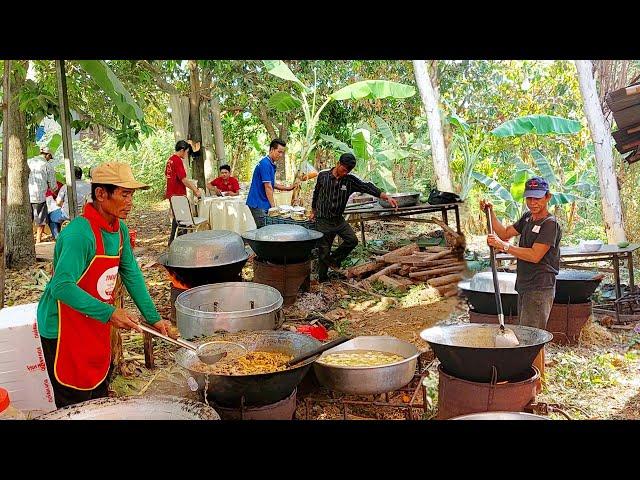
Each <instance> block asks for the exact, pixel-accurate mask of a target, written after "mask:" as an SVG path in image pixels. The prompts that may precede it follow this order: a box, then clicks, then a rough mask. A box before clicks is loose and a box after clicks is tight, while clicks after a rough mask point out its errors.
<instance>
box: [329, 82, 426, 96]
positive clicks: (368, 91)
mask: <svg viewBox="0 0 640 480" xmlns="http://www.w3.org/2000/svg"><path fill="white" fill-rule="evenodd" d="M415 93H416V89H415V88H414V87H412V86H411V85H405V84H403V83H397V82H390V81H388V80H364V81H362V82H356V83H352V84H351V85H347V86H346V87H344V88H341V89H340V90H338V91H336V92H333V93H332V94H331V95H330V97H331V98H333V99H334V100H350V99H352V100H358V99H361V98H371V99H377V98H387V97H392V98H407V97H412V96H413V95H415Z"/></svg>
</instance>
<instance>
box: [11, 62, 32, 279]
mask: <svg viewBox="0 0 640 480" xmlns="http://www.w3.org/2000/svg"><path fill="white" fill-rule="evenodd" d="M26 76H27V61H16V62H15V63H14V68H13V69H12V77H11V100H10V101H11V102H12V108H11V118H9V139H8V141H6V140H5V146H6V148H8V149H9V168H8V169H7V170H8V171H7V183H8V186H7V213H6V228H7V231H6V240H7V243H6V255H7V256H6V258H7V267H13V268H15V267H23V266H27V265H31V264H33V263H34V262H35V259H36V250H35V243H34V238H33V228H32V223H33V220H32V216H31V205H30V203H29V166H28V165H27V143H26V140H27V128H26V125H25V115H24V112H22V111H21V110H20V108H18V104H19V99H18V95H19V93H20V90H21V89H22V87H23V85H24V83H25V80H26Z"/></svg>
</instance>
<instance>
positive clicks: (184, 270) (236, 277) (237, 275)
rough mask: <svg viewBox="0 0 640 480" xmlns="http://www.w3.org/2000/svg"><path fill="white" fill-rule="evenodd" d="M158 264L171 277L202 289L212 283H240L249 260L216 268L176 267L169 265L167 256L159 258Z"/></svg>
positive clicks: (163, 255)
mask: <svg viewBox="0 0 640 480" xmlns="http://www.w3.org/2000/svg"><path fill="white" fill-rule="evenodd" d="M158 263H159V264H160V265H162V266H164V268H166V269H167V271H168V272H169V274H170V275H172V276H173V277H175V278H176V280H178V281H179V282H180V283H182V284H184V285H186V286H188V287H200V286H202V285H208V284H210V283H221V282H239V281H242V277H241V273H242V268H243V267H244V264H245V263H247V258H245V259H244V260H240V261H239V262H235V263H229V264H227V265H219V266H214V267H174V266H171V265H167V254H166V253H163V254H162V255H160V257H158Z"/></svg>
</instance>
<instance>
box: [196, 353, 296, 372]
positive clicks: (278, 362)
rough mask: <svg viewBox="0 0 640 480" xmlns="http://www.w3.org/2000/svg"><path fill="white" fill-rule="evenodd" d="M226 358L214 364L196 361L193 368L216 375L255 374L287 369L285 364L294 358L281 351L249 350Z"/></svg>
mask: <svg viewBox="0 0 640 480" xmlns="http://www.w3.org/2000/svg"><path fill="white" fill-rule="evenodd" d="M229 357H230V356H228V357H227V358H225V359H224V360H221V361H219V362H216V363H214V364H213V365H208V364H206V363H203V362H196V363H194V364H193V365H192V366H191V368H192V369H193V370H195V371H197V372H201V373H209V374H214V375H255V374H259V373H272V372H279V371H282V370H286V369H287V367H285V366H284V365H283V364H284V363H286V362H287V361H289V360H291V359H292V358H293V356H292V355H287V354H286V353H281V352H260V351H256V352H249V353H245V354H244V355H241V356H235V357H233V358H229Z"/></svg>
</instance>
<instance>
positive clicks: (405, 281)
mask: <svg viewBox="0 0 640 480" xmlns="http://www.w3.org/2000/svg"><path fill="white" fill-rule="evenodd" d="M389 276H390V277H391V278H394V279H396V280H397V281H398V282H400V283H401V284H402V285H406V286H409V285H413V281H412V280H411V279H409V278H407V277H402V276H400V275H397V274H395V273H394V274H391V275H389Z"/></svg>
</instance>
